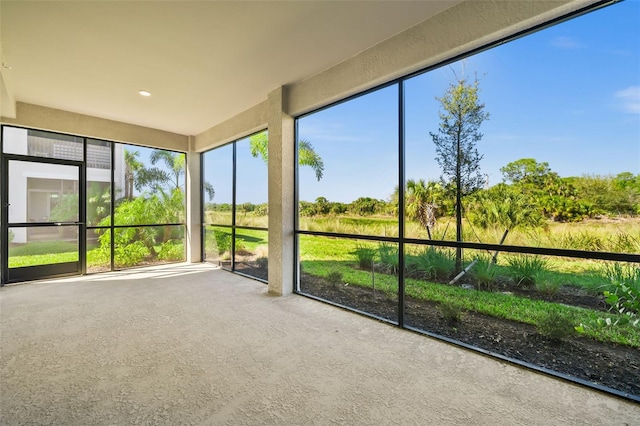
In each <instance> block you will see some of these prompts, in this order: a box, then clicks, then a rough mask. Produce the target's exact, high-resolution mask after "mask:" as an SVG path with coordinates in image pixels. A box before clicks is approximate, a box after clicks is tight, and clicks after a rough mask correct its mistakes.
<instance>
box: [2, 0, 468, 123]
mask: <svg viewBox="0 0 640 426" xmlns="http://www.w3.org/2000/svg"><path fill="white" fill-rule="evenodd" d="M458 2H459V0H446V1H426V0H424V1H398V0H393V1H390V0H388V1H338V0H334V1H278V2H276V1H202V2H190V1H130V2H120V1H51V2H49V1H42V2H35V1H6V0H2V1H0V19H1V32H0V36H1V38H0V47H1V50H2V53H3V58H2V60H3V62H4V63H5V65H6V66H5V67H4V69H2V76H3V79H2V80H3V81H4V83H5V84H4V85H5V87H4V88H3V89H4V90H5V93H4V95H5V99H3V105H7V104H8V102H6V101H7V99H11V98H12V97H13V98H14V99H15V100H16V101H19V102H26V103H31V104H36V105H43V106H47V107H52V108H57V109H63V110H67V111H72V112H78V113H82V114H89V115H93V116H97V117H103V118H108V119H112V120H118V121H123V122H128V123H133V124H138V125H142V126H147V127H152V128H157V129H162V130H167V131H171V132H175V133H180V134H185V135H195V134H199V133H201V132H203V131H204V130H206V129H208V128H210V127H212V126H214V125H216V124H218V123H220V122H222V121H224V120H226V119H228V118H230V117H233V116H234V115H236V114H237V113H239V112H242V111H244V110H246V109H248V108H250V107H252V106H254V105H256V104H258V103H260V102H262V101H264V100H265V99H266V96H267V93H269V92H270V91H272V90H274V89H276V88H277V87H279V86H281V85H286V84H291V83H294V82H298V81H301V80H304V79H306V78H308V77H310V76H312V75H314V74H317V73H319V72H321V71H323V70H326V69H327V68H329V67H331V66H333V65H336V64H338V63H340V62H342V61H344V60H345V59H348V58H350V57H352V56H354V55H356V54H357V53H359V52H361V51H363V50H365V49H367V48H369V47H371V46H374V45H376V44H378V43H380V42H381V41H383V40H385V39H388V38H389V37H391V36H393V35H395V34H397V33H399V32H401V31H403V30H404V29H406V28H409V27H411V26H413V25H415V24H417V23H419V22H421V21H423V20H425V19H427V18H429V17H430V16H433V15H434V14H437V13H439V12H441V11H443V10H444V9H446V8H448V7H450V6H452V5H453V4H455V3H458ZM8 67H10V69H9V68H8ZM140 89H145V90H149V91H150V92H151V93H152V96H151V97H149V98H143V97H141V96H140V95H139V94H138V91H139V90H140ZM8 109H10V108H7V107H6V106H3V111H2V112H3V115H5V116H7V114H8V113H9V112H10V111H7V110H8Z"/></svg>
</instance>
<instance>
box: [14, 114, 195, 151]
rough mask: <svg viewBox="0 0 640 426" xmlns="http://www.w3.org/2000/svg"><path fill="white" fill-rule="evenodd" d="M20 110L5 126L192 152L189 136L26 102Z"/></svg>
mask: <svg viewBox="0 0 640 426" xmlns="http://www.w3.org/2000/svg"><path fill="white" fill-rule="evenodd" d="M16 109H17V115H16V118H7V117H2V123H3V124H12V125H15V126H23V127H29V128H33V129H40V130H49V131H53V132H60V133H68V134H72V135H77V136H87V137H92V138H96V139H105V140H109V141H114V142H125V143H131V144H136V145H145V146H151V147H153V148H162V149H171V150H176V151H182V152H186V151H187V150H188V149H189V142H188V138H187V136H184V135H179V134H177V133H170V132H165V131H163V130H157V129H151V128H149V127H143V126H136V125H133V124H128V123H121V122H119V121H113V120H106V119H104V118H98V117H92V116H89V115H83V114H76V113H73V112H68V111H62V110H59V109H53V108H47V107H43V106H39V105H32V104H25V103H22V102H18V103H17V105H16Z"/></svg>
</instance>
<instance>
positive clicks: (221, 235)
mask: <svg viewBox="0 0 640 426" xmlns="http://www.w3.org/2000/svg"><path fill="white" fill-rule="evenodd" d="M214 235H215V237H216V245H217V246H218V254H222V253H224V252H226V251H230V250H231V234H227V233H226V232H220V231H214Z"/></svg>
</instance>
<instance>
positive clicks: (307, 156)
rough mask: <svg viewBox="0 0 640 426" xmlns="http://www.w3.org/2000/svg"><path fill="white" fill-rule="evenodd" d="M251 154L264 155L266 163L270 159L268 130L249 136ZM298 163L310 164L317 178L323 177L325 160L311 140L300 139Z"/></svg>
mask: <svg viewBox="0 0 640 426" xmlns="http://www.w3.org/2000/svg"><path fill="white" fill-rule="evenodd" d="M249 145H250V147H249V148H250V150H251V155H253V156H254V157H256V158H257V157H258V156H260V157H262V159H263V160H264V162H265V163H266V162H267V161H268V160H269V135H268V134H267V132H261V133H258V134H256V135H253V136H251V137H250V138H249ZM298 165H300V166H309V167H311V168H312V169H313V171H314V172H315V173H316V179H318V180H320V179H322V174H323V172H324V162H323V161H322V158H321V157H320V156H319V155H318V153H316V151H315V150H314V149H313V145H311V142H309V141H307V140H304V139H303V140H300V141H298Z"/></svg>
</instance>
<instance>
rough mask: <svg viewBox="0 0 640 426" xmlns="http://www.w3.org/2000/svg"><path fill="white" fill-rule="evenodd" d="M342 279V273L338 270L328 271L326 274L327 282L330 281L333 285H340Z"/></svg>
mask: <svg viewBox="0 0 640 426" xmlns="http://www.w3.org/2000/svg"><path fill="white" fill-rule="evenodd" d="M342 279H343V278H342V273H341V272H338V271H332V272H329V274H328V275H327V281H329V283H331V285H333V286H334V287H338V286H339V285H341V284H342V282H343V281H342Z"/></svg>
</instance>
